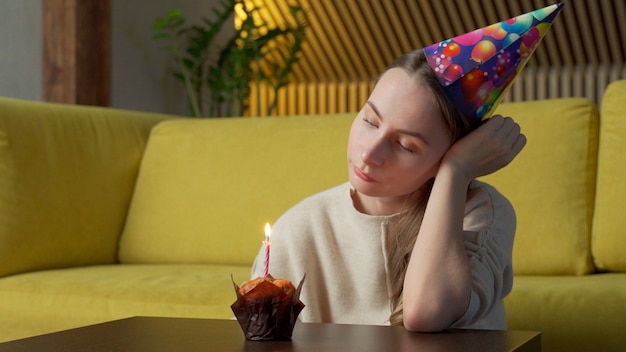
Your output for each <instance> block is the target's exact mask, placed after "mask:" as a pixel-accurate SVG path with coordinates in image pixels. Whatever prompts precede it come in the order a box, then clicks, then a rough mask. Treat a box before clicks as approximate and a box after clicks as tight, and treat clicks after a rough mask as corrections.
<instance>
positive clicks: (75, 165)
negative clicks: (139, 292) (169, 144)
mask: <svg viewBox="0 0 626 352" xmlns="http://www.w3.org/2000/svg"><path fill="white" fill-rule="evenodd" d="M162 119H163V117H158V116H156V115H149V114H141V113H129V112H122V111H116V110H113V109H106V108H96V107H84V106H73V105H60V104H44V103H39V102H27V101H22V100H16V99H6V98H3V99H0V223H2V228H1V229H0V263H1V265H0V277H1V276H5V275H10V274H15V273H20V272H25V271H29V270H37V269H49V268H58V267H65V266H73V265H86V264H98V263H113V262H115V261H116V254H117V242H118V240H119V236H120V233H121V231H122V227H123V224H124V219H125V216H126V212H127V208H128V204H129V203H130V198H131V195H132V190H133V187H134V181H135V177H136V175H137V171H138V168H139V160H140V158H141V154H142V153H143V149H144V146H145V143H146V140H147V136H148V133H149V130H150V127H151V126H152V125H153V124H155V123H156V122H158V121H160V120H162Z"/></svg>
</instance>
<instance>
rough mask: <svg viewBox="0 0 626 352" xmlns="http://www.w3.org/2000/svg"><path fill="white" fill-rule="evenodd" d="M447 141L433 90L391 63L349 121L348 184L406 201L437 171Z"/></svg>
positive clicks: (370, 193)
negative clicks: (364, 102)
mask: <svg viewBox="0 0 626 352" xmlns="http://www.w3.org/2000/svg"><path fill="white" fill-rule="evenodd" d="M450 143H451V142H450V138H449V137H448V133H447V130H446V127H445V125H444V122H443V118H442V116H441V114H440V112H439V109H438V108H437V105H436V100H435V96H434V95H433V93H431V92H430V91H428V90H427V89H426V88H424V87H422V85H421V84H419V83H418V82H416V81H415V79H414V78H412V77H410V76H409V74H408V73H407V72H406V71H405V70H404V69H401V68H393V69H391V70H388V71H387V72H386V73H384V74H383V76H382V77H381V78H380V80H379V81H378V83H377V84H376V87H375V88H374V90H373V91H372V93H371V95H370V97H369V99H368V101H367V103H366V104H365V105H364V107H363V109H361V111H360V112H359V113H358V115H357V116H356V118H355V120H354V122H353V123H352V128H351V129H350V136H349V139H348V168H349V177H350V183H351V184H352V186H353V187H354V188H355V189H356V191H357V192H359V193H360V194H361V195H362V196H365V197H376V198H385V199H387V200H390V201H392V202H390V203H393V201H394V200H395V201H397V203H398V204H399V203H402V204H404V200H405V199H406V196H408V195H410V194H411V193H412V192H414V191H415V190H417V189H419V188H420V187H421V186H422V185H423V184H424V183H425V182H426V181H428V180H429V179H430V178H432V177H434V176H435V175H436V173H437V170H438V168H439V163H440V161H441V158H442V157H443V155H444V153H445V152H446V150H447V149H448V148H449V147H450Z"/></svg>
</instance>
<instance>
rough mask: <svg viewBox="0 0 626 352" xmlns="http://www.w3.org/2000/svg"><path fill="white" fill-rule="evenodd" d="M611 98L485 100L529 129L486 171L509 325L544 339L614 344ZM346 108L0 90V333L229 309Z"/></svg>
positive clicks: (620, 140) (337, 154) (622, 197)
mask: <svg viewBox="0 0 626 352" xmlns="http://www.w3.org/2000/svg"><path fill="white" fill-rule="evenodd" d="M625 97H626V81H620V82H617V83H613V84H612V85H611V86H610V87H609V88H608V90H607V92H606V94H605V97H604V100H603V102H602V112H601V114H599V113H598V111H597V109H596V107H595V105H594V104H592V103H591V102H589V101H588V100H585V99H578V98H568V99H558V100H546V101H536V102H525V103H509V104H503V105H502V106H501V107H500V108H499V112H500V113H502V114H506V115H512V116H515V117H516V118H517V120H518V121H519V123H520V124H521V125H522V128H523V130H524V131H525V133H526V135H527V137H528V140H529V142H528V145H527V147H526V149H525V150H524V151H523V152H522V154H520V156H519V157H518V158H517V159H516V160H515V161H514V162H513V163H512V164H511V165H510V166H509V167H508V168H506V169H504V170H502V171H500V172H498V173H496V174H494V175H490V176H489V177H486V178H485V179H486V180H487V181H488V182H491V183H493V184H494V185H496V186H497V187H498V188H499V189H500V190H501V191H502V192H503V193H505V194H506V195H507V196H508V197H509V199H510V200H511V201H512V203H513V205H514V206H515V208H516V210H517V214H518V232H517V237H516V243H515V248H514V266H515V267H514V270H515V273H516V277H515V284H514V288H513V292H512V293H511V295H510V296H509V297H508V298H507V299H506V307H507V310H508V320H509V328H511V329H524V330H539V331H541V332H542V339H543V346H544V349H543V350H544V351H560V350H568V351H575V350H580V351H588V350H598V351H599V350H602V351H622V350H625V349H626V340H624V339H623V338H622V337H621V336H622V332H623V331H626V254H625V253H626V252H625V251H626V230H624V226H623V223H624V220H623V217H624V216H623V215H622V213H623V212H624V209H626V177H625V176H626V141H625V138H626V102H625V99H624V98H625ZM352 119H353V114H341V115H333V116H293V117H280V118H261V119H250V118H231V119H203V120H193V119H185V118H177V117H174V116H165V115H157V114H148V113H139V112H130V111H121V110H115V109H107V108H94V107H82V106H69V105H59V104H49V103H39V102H27V101H21V100H15V99H6V98H2V99H0V317H1V318H0V341H6V340H11V339H17V338H22V337H26V336H32V335H35V334H41V333H47V332H51V331H57V330H61V329H68V328H73V327H77V326H82V325H86V324H92V323H98V322H103V321H107V320H112V319H118V318H123V317H128V316H135V315H144V316H178V317H207V318H230V317H231V316H232V313H231V310H230V304H231V303H232V302H233V301H234V300H235V294H234V292H233V288H232V284H231V274H232V275H233V276H234V278H235V280H236V281H238V282H241V281H244V280H246V279H248V277H249V272H250V264H251V262H252V259H253V258H254V256H255V254H256V252H257V251H258V249H259V248H260V246H261V242H262V240H263V239H264V233H263V228H264V225H265V223H266V222H270V223H271V222H274V221H275V220H276V218H277V217H278V216H279V215H280V214H281V213H282V212H283V211H285V210H286V209H287V208H288V207H289V206H291V205H293V204H294V203H295V202H297V201H298V200H300V199H302V198H303V197H305V196H307V195H310V194H312V193H315V192H317V191H320V190H322V189H325V188H328V187H331V186H334V185H336V184H339V183H341V182H345V180H346V176H347V173H346V166H345V151H344V150H345V145H346V139H347V134H348V129H349V126H350V124H351V121H352ZM600 122H601V123H600ZM291 279H294V280H295V279H298V278H291ZM305 303H306V302H305ZM305 309H306V308H305ZM363 309H367V307H363Z"/></svg>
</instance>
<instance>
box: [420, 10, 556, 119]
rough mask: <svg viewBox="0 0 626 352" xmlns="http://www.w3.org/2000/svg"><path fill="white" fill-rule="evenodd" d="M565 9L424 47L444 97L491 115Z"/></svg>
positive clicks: (472, 112) (471, 112) (469, 111)
mask: <svg viewBox="0 0 626 352" xmlns="http://www.w3.org/2000/svg"><path fill="white" fill-rule="evenodd" d="M562 8H563V4H556V5H551V6H547V7H544V8H542V9H539V10H535V11H532V12H528V13H525V14H523V15H520V16H517V17H513V18H511V19H508V20H506V21H502V22H498V23H494V24H492V25H489V26H487V27H484V28H480V29H477V30H474V31H472V32H468V33H465V34H462V35H460V36H457V37H454V38H451V39H447V40H444V41H442V42H440V43H436V44H433V45H430V46H428V47H425V48H424V54H425V55H426V58H427V60H428V63H429V65H430V67H431V68H432V69H433V71H434V72H435V74H436V75H437V77H438V78H439V82H440V83H441V86H442V87H443V89H444V90H445V91H446V94H447V95H448V96H449V97H450V99H451V100H452V101H453V102H454V104H455V106H456V107H457V108H459V109H460V110H461V111H462V112H463V113H465V115H467V116H468V117H470V118H476V119H483V118H487V117H489V116H490V115H491V113H492V112H493V110H494V109H495V107H496V106H497V105H498V103H499V102H500V100H501V99H502V98H503V97H504V93H506V91H507V90H508V88H509V87H510V86H511V83H512V82H513V80H514V79H515V77H516V76H517V74H518V73H519V72H520V71H521V70H522V69H523V68H524V66H525V65H526V63H527V62H528V59H529V58H530V56H531V55H532V54H533V52H534V51H535V49H536V48H537V46H538V44H539V42H540V41H541V39H543V37H544V35H545V34H546V33H547V32H548V29H549V28H550V26H551V25H552V21H554V19H555V18H556V16H557V15H558V13H559V12H560V11H561V9H562Z"/></svg>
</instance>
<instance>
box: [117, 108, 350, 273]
mask: <svg viewBox="0 0 626 352" xmlns="http://www.w3.org/2000/svg"><path fill="white" fill-rule="evenodd" d="M353 119H354V114H343V115H332V116H292V117H279V118H230V119H202V120H197V119H182V120H176V121H166V122H163V123H161V124H159V125H157V126H156V127H155V128H154V129H153V131H152V133H151V136H150V139H149V141H148V145H147V147H146V152H145V155H144V158H143V160H142V163H141V169H140V173H139V176H138V181H137V186H136V189H135V194H134V196H133V200H132V203H131V208H130V211H129V214H128V219H127V222H126V227H125V230H124V233H123V235H122V238H121V241H120V249H119V254H120V257H119V258H120V261H121V262H122V263H209V264H219V263H228V264H248V265H249V264H251V263H252V261H253V260H254V257H255V255H256V253H257V251H258V250H259V248H260V246H261V242H262V241H263V239H264V226H265V223H266V222H270V223H272V222H274V221H275V220H276V219H277V218H278V217H279V216H280V215H281V214H282V213H283V212H284V211H286V210H287V209H288V208H289V207H290V206H292V205H294V204H295V203H296V202H298V201H300V200H301V199H303V198H304V197H306V196H309V195H311V194H313V193H316V192H319V191H321V190H324V189H326V188H329V187H332V186H334V185H337V184H339V183H342V182H345V181H346V180H347V167H346V156H345V155H346V154H345V153H346V152H345V150H346V143H347V137H348V132H349V129H350V125H351V123H352V120H353ZM294 280H295V278H294Z"/></svg>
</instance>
